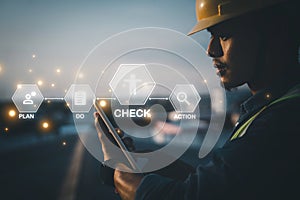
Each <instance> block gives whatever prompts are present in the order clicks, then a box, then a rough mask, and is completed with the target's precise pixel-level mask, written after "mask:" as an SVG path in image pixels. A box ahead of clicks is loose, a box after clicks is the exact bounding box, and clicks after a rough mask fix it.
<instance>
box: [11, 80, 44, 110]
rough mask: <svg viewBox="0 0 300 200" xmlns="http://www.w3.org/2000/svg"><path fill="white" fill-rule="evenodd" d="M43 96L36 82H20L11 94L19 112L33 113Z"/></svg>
mask: <svg viewBox="0 0 300 200" xmlns="http://www.w3.org/2000/svg"><path fill="white" fill-rule="evenodd" d="M43 100H44V97H43V95H42V93H41V91H40V90H39V88H38V86H37V85H36V84H21V85H18V88H17V90H16V91H15V93H14V95H13V96H12V101H13V102H14V104H15V105H16V107H17V109H18V110H19V112H20V113H35V112H36V111H37V110H38V109H39V107H40V105H41V104H42V102H43Z"/></svg>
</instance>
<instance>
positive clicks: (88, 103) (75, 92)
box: [64, 84, 95, 113]
mask: <svg viewBox="0 0 300 200" xmlns="http://www.w3.org/2000/svg"><path fill="white" fill-rule="evenodd" d="M64 99H65V101H66V103H67V104H68V105H69V108H70V110H71V112H72V113H86V112H89V111H90V109H91V107H92V105H93V100H94V99H95V94H94V93H93V91H92V89H91V87H90V86H89V85H87V84H72V85H71V87H70V88H69V90H68V91H67V94H66V96H65V97H64Z"/></svg>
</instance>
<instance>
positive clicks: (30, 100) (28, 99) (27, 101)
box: [23, 92, 36, 105]
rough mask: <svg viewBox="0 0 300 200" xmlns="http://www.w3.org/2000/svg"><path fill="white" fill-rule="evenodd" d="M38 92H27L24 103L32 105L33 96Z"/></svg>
mask: <svg viewBox="0 0 300 200" xmlns="http://www.w3.org/2000/svg"><path fill="white" fill-rule="evenodd" d="M35 95H36V93H35V92H31V94H29V93H28V94H26V95H25V100H24V101H23V104H24V105H32V104H33V100H32V99H31V97H32V96H35Z"/></svg>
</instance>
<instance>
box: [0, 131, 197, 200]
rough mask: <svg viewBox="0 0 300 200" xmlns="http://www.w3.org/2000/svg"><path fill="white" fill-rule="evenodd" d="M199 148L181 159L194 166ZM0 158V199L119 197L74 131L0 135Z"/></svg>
mask: <svg viewBox="0 0 300 200" xmlns="http://www.w3.org/2000/svg"><path fill="white" fill-rule="evenodd" d="M147 145H148V146H149V147H150V146H151V145H152V144H146V145H145V144H142V146H144V147H145V146H146V147H147ZM137 146H138V144H137ZM198 151H199V149H198V148H195V149H192V148H191V149H189V150H188V151H187V152H186V153H185V154H184V155H183V157H182V160H184V161H185V162H187V163H189V164H191V165H194V166H196V164H197V163H198V162H199V160H198V158H197V155H198ZM0 160H1V162H0V163H1V164H0V199H4V200H6V199H9V200H10V199H30V200H35V199H39V200H40V199H43V200H44V199H51V200H53V199H58V200H77V199H78V200H81V199H97V200H99V199H105V200H109V199H119V197H118V195H117V194H115V192H114V188H112V187H109V186H107V185H103V184H102V183H101V181H100V162H99V161H98V160H96V159H95V158H94V157H93V156H92V155H91V154H90V153H89V152H88V151H87V150H86V149H85V147H84V146H83V145H82V143H81V140H80V139H79V137H78V135H77V134H68V135H64V136H62V135H55V134H51V135H48V136H37V134H33V135H31V136H15V137H6V136H3V135H1V137H0Z"/></svg>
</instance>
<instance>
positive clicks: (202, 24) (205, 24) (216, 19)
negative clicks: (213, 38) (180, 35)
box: [188, 14, 238, 35]
mask: <svg viewBox="0 0 300 200" xmlns="http://www.w3.org/2000/svg"><path fill="white" fill-rule="evenodd" d="M237 15H238V14H228V15H223V16H222V17H220V16H218V15H215V16H212V17H208V18H206V19H201V20H200V21H198V23H197V24H196V25H195V26H194V28H193V29H192V30H191V31H190V32H189V33H188V35H192V34H194V33H197V32H199V31H202V30H204V29H207V28H209V27H212V26H214V25H216V24H219V23H221V22H223V21H226V20H228V19H230V18H233V17H235V16H237Z"/></svg>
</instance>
